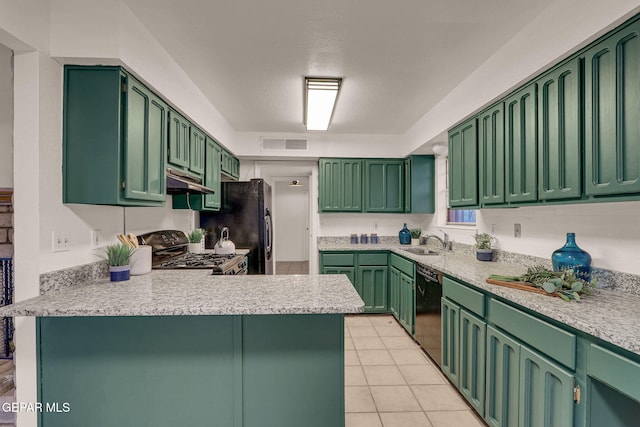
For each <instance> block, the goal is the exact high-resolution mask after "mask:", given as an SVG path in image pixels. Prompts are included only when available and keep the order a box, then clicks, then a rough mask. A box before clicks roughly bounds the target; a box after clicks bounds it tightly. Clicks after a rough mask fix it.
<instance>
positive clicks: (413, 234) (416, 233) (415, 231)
mask: <svg viewBox="0 0 640 427" xmlns="http://www.w3.org/2000/svg"><path fill="white" fill-rule="evenodd" d="M409 232H410V233H411V238H412V239H419V238H420V235H421V234H422V228H412V229H410V230H409Z"/></svg>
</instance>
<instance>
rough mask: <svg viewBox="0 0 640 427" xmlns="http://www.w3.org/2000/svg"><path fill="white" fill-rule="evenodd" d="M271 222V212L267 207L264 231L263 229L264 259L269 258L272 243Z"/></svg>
mask: <svg viewBox="0 0 640 427" xmlns="http://www.w3.org/2000/svg"><path fill="white" fill-rule="evenodd" d="M272 225H273V224H272V223H271V212H269V209H267V212H266V214H265V216H264V231H265V235H266V236H265V237H266V239H265V240H266V241H265V243H266V244H265V246H266V250H267V253H266V259H268V260H269V259H271V249H272V248H271V246H272V244H273V239H272V234H271V233H272V232H273V227H272Z"/></svg>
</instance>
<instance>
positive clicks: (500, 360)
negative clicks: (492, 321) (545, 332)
mask: <svg viewBox="0 0 640 427" xmlns="http://www.w3.org/2000/svg"><path fill="white" fill-rule="evenodd" d="M486 383H487V384H486V393H485V396H486V397H485V413H484V420H485V421H486V422H487V424H489V425H490V426H491V427H507V426H517V425H518V404H519V402H518V396H519V388H520V344H518V343H517V342H516V341H515V340H514V339H512V338H510V337H508V336H507V335H505V334H503V333H501V332H500V331H498V330H497V329H496V328H494V327H493V326H490V325H489V326H487V345H486Z"/></svg>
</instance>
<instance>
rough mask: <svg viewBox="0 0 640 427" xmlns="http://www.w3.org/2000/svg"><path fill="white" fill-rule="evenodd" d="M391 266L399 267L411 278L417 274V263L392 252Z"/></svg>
mask: <svg viewBox="0 0 640 427" xmlns="http://www.w3.org/2000/svg"><path fill="white" fill-rule="evenodd" d="M391 267H395V268H397V269H398V270H400V271H402V272H403V273H404V274H406V275H407V276H409V277H411V278H413V277H414V276H415V265H414V264H413V261H409V260H408V259H405V258H402V257H401V256H398V255H396V254H391Z"/></svg>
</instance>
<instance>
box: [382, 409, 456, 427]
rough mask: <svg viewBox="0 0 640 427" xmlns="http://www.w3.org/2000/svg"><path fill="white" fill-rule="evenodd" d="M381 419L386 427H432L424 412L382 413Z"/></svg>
mask: <svg viewBox="0 0 640 427" xmlns="http://www.w3.org/2000/svg"><path fill="white" fill-rule="evenodd" d="M380 418H381V419H382V425H383V426H384V427H431V423H430V422H429V420H428V419H427V416H426V415H425V414H424V412H382V413H380ZM453 426H454V424H452V425H451V426H450V427H453ZM456 427H457V426H456Z"/></svg>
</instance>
